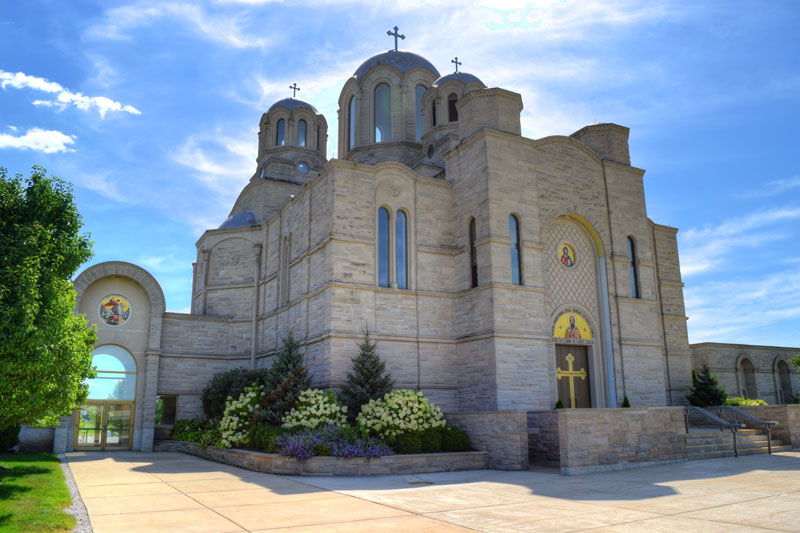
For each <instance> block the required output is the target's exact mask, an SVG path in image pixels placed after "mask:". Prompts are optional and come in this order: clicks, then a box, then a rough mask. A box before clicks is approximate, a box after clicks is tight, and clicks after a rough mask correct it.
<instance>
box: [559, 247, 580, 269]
mask: <svg viewBox="0 0 800 533" xmlns="http://www.w3.org/2000/svg"><path fill="white" fill-rule="evenodd" d="M558 260H559V261H560V262H561V264H562V265H563V266H565V267H567V268H572V267H573V266H574V265H575V260H576V257H575V249H574V248H573V247H572V246H571V245H569V244H567V243H565V242H562V243H561V244H559V245H558Z"/></svg>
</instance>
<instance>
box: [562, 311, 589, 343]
mask: <svg viewBox="0 0 800 533" xmlns="http://www.w3.org/2000/svg"><path fill="white" fill-rule="evenodd" d="M553 337H556V338H559V339H583V340H591V338H592V330H591V329H590V328H589V324H587V323H586V319H584V318H583V317H582V316H581V315H579V314H578V313H574V312H567V313H564V314H562V315H561V316H560V317H558V320H556V325H555V327H554V328H553Z"/></svg>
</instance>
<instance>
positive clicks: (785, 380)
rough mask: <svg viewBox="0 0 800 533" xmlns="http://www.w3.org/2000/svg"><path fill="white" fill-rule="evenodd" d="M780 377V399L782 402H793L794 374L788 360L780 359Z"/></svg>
mask: <svg viewBox="0 0 800 533" xmlns="http://www.w3.org/2000/svg"><path fill="white" fill-rule="evenodd" d="M778 378H779V380H778V381H779V383H780V389H779V391H780V394H779V398H778V399H779V400H780V402H781V403H791V402H793V401H794V393H793V392H792V374H791V372H790V371H789V365H787V364H786V361H778Z"/></svg>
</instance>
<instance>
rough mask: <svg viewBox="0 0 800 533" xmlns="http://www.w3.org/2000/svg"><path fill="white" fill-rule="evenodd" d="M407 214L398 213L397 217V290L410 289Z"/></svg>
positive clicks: (395, 226)
mask: <svg viewBox="0 0 800 533" xmlns="http://www.w3.org/2000/svg"><path fill="white" fill-rule="evenodd" d="M407 227H408V225H407V224H406V214H405V212H403V211H398V212H397V216H396V217H395V223H394V234H395V252H396V253H395V272H396V275H397V288H398V289H407V288H408V253H407V251H408V237H407V231H406V230H407Z"/></svg>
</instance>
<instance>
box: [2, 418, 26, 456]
mask: <svg viewBox="0 0 800 533" xmlns="http://www.w3.org/2000/svg"><path fill="white" fill-rule="evenodd" d="M21 429H22V426H20V425H19V424H16V425H13V426H6V427H4V428H0V452H5V451H8V450H10V449H11V448H13V447H14V446H16V445H17V444H19V432H20V430H21Z"/></svg>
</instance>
